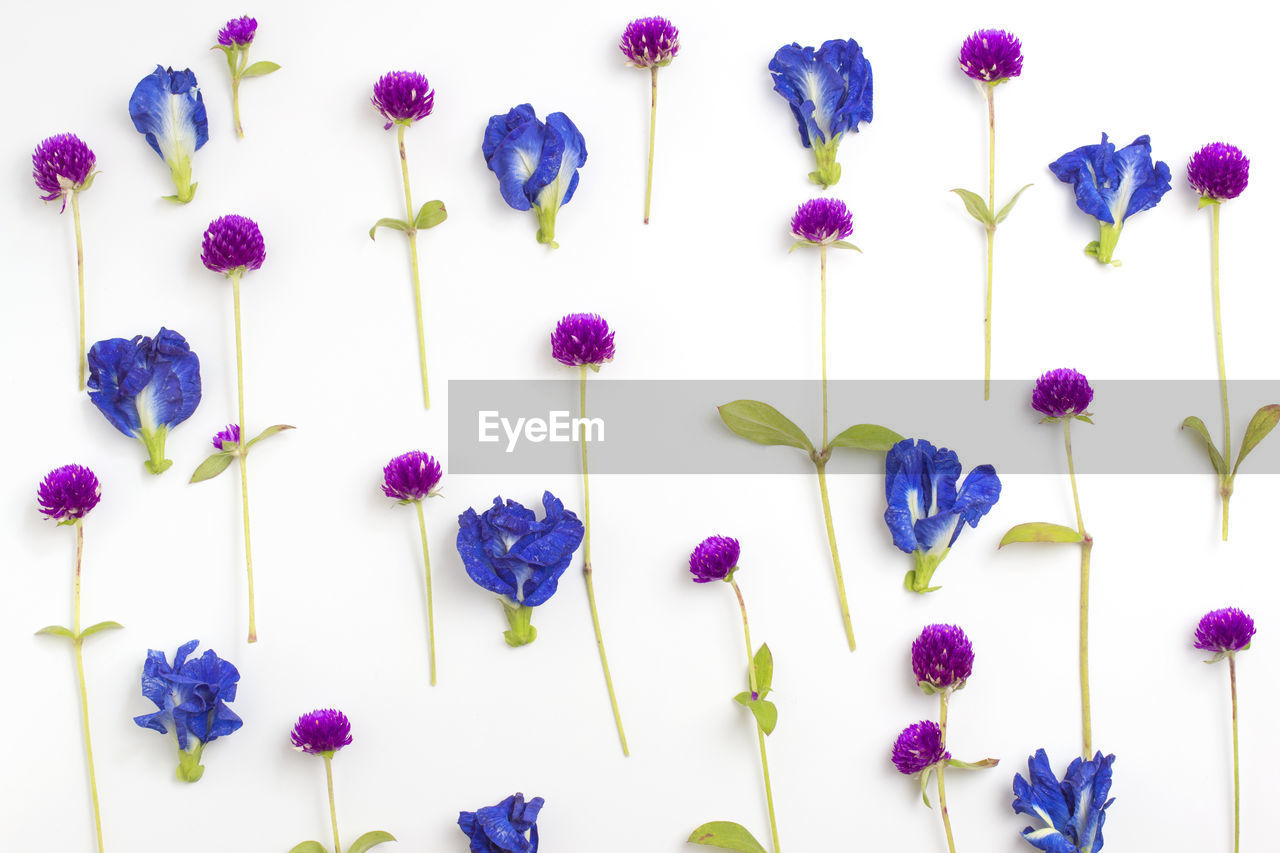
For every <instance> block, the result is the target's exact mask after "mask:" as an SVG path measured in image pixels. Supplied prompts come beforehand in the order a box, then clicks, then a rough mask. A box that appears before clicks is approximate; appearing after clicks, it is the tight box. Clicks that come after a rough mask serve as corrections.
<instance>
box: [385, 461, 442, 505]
mask: <svg viewBox="0 0 1280 853" xmlns="http://www.w3.org/2000/svg"><path fill="white" fill-rule="evenodd" d="M439 484H440V463H439V462H437V461H436V460H435V459H434V458H433V457H432V456H431V454H429V453H423V452H422V451H421V450H410V451H409V452H408V453H403V454H401V455H400V456H397V457H396V458H395V459H392V460H391V461H390V462H388V463H387V464H386V466H385V467H383V469H382V493H383V494H384V495H386V496H387V497H389V498H395V499H396V500H398V501H400V503H409V502H411V501H420V500H422V499H423V498H427V497H431V495H433V494H435V488H436V486H438V485H439Z"/></svg>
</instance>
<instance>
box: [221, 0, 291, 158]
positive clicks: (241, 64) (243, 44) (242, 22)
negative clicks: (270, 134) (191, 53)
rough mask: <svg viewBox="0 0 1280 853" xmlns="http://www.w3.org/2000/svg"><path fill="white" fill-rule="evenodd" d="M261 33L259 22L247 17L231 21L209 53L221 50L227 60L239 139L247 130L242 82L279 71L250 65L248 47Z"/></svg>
mask: <svg viewBox="0 0 1280 853" xmlns="http://www.w3.org/2000/svg"><path fill="white" fill-rule="evenodd" d="M257 32H258V20H257V19H256V18H251V17H249V16H248V15H242V16H241V17H239V18H232V19H231V20H229V21H227V22H226V23H225V24H223V25H222V29H220V30H218V43H217V44H215V45H214V46H213V47H211V48H209V49H210V50H220V51H222V52H223V54H224V55H225V56H226V57H227V68H228V69H230V71H231V113H232V115H234V116H235V120H236V136H237V137H239V138H240V139H244V127H243V126H242V125H241V124H240V81H241V80H243V79H245V78H246V77H262V76H264V75H267V74H270V73H271V72H272V71H279V70H280V66H279V65H278V64H277V63H275V62H267V61H265V60H261V61H258V62H255V63H253V64H252V65H250V64H249V46H250V45H251V44H253V37H254V36H255V35H256V34H257Z"/></svg>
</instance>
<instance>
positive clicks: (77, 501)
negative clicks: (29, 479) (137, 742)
mask: <svg viewBox="0 0 1280 853" xmlns="http://www.w3.org/2000/svg"><path fill="white" fill-rule="evenodd" d="M101 499H102V487H101V485H100V484H99V483H98V478H97V476H96V475H95V474H94V473H93V471H91V470H89V469H88V468H86V467H84V466H83V465H63V466H61V467H59V468H54V469H53V470H52V471H50V472H49V473H48V474H46V475H45V478H44V479H43V480H42V481H41V482H40V486H39V488H38V489H37V490H36V501H37V503H38V504H39V509H40V512H41V513H43V514H44V516H45V517H46V518H51V519H54V520H55V521H57V522H58V526H59V527H63V526H65V527H74V528H75V530H76V561H75V581H74V584H73V589H74V592H73V597H72V607H71V611H72V620H71V627H70V628H64V627H63V626H61V625H49V626H47V627H44V628H41V629H40V630H39V631H36V633H37V634H48V635H50V636H54V637H65V638H66V639H68V640H70V641H71V645H72V648H73V649H74V650H75V658H76V679H77V681H78V683H79V686H80V723H81V726H82V730H83V732H84V754H85V761H86V763H87V764H88V770H89V794H90V798H91V800H92V802H93V825H94V829H95V830H96V832H97V838H98V853H102V810H101V806H100V804H99V802H98V776H97V773H96V772H95V771H94V766H93V740H92V738H91V737H90V735H89V691H88V688H87V686H86V684H85V677H84V641H85V638H86V637H91V636H93V635H94V634H96V633H98V632H99V631H104V630H106V629H108V628H119V627H121V625H120V623H119V622H98V623H96V624H93V625H90V626H89V627H88V628H85V629H83V630H81V628H80V571H81V566H82V563H83V559H84V518H85V516H86V515H88V514H89V512H90V511H91V510H92V509H93V508H94V507H96V506H97V505H98V501H100V500H101Z"/></svg>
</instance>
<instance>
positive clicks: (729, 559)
mask: <svg viewBox="0 0 1280 853" xmlns="http://www.w3.org/2000/svg"><path fill="white" fill-rule="evenodd" d="M740 552H741V547H740V546H739V545H738V540H737V539H731V538H730V537H728V536H708V537H707V538H706V539H703V540H702V542H701V543H699V545H698V547H697V548H694V549H693V553H692V554H690V555H689V572H690V573H691V574H692V575H693V582H694V583H710V582H711V581H722V580H725V579H727V578H728V577H729V576H731V575H732V574H733V573H734V572H735V571H737V569H738V555H739V553H740Z"/></svg>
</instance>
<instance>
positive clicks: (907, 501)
mask: <svg viewBox="0 0 1280 853" xmlns="http://www.w3.org/2000/svg"><path fill="white" fill-rule="evenodd" d="M884 467H885V472H884V493H885V500H886V502H887V503H888V507H887V508H886V509H885V511H884V520H885V523H886V524H887V525H889V530H890V532H891V533H892V534H893V544H894V545H897V546H898V548H899V549H900V550H902V551H906V552H907V553H908V554H911V555H912V556H913V557H914V558H915V568H914V569H912V570H911V571H909V572H907V576H906V581H905V585H906V587H907V589H910V590H912V591H914V592H932V591H933V590H935V589H937V588H938V587H936V586H929V581H930V579H931V578H932V577H933V572H934V570H935V569H937V568H938V564H939V563H941V562H942V560H943V558H944V557H946V556H947V552H948V551H950V550H951V546H952V545H953V544H955V541H956V539H957V538H959V536H960V531H961V530H963V529H964V525H965V524H966V523H967V524H968V525H969V526H970V527H977V526H978V520H979V519H981V518H982V517H983V516H984V515H986V514H987V513H988V512H990V511H991V507H993V506H995V504H996V501H998V500H999V499H1000V478H999V477H997V476H996V469H995V468H993V467H991V466H990V465H979V466H978V467H976V468H974V469H973V470H972V471H970V472H969V475H968V476H967V477H965V478H964V482H963V483H961V484H960V488H959V490H957V489H956V482H957V481H958V480H959V479H960V458H959V457H958V456H956V453H955V451H954V450H948V449H947V448H945V447H944V448H941V449H939V448H937V447H934V446H933V445H932V444H930V443H929V442H927V441H925V440H924V439H920V440H918V441H917V440H916V439H913V438H908V439H904V440H902V441H900V442H898V443H897V444H895V445H894V446H893V447H892V448H891V449H890V450H889V453H888V455H887V456H886V457H885V465H884Z"/></svg>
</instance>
